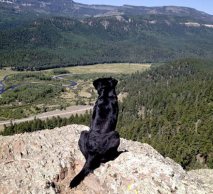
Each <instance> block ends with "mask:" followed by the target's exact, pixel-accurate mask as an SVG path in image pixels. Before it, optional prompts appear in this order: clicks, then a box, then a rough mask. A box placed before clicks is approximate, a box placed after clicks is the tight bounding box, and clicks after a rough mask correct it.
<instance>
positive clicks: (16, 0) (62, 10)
mask: <svg viewBox="0 0 213 194" xmlns="http://www.w3.org/2000/svg"><path fill="white" fill-rule="evenodd" d="M0 7H1V8H2V7H3V8H7V9H13V11H14V12H15V13H17V14H23V13H31V14H36V15H43V14H46V15H57V16H66V17H67V16H68V17H91V16H95V17H101V16H112V15H146V14H154V15H159V14H161V15H171V16H182V17H183V16H185V17H190V18H194V19H198V20H201V21H205V22H213V16H212V15H209V14H207V13H204V12H201V11H197V10H195V9H192V8H187V7H176V6H164V7H144V6H131V5H123V6H110V5H86V4H81V3H76V2H74V1H72V0H0Z"/></svg>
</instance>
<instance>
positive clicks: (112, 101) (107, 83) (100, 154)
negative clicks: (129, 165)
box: [70, 78, 120, 188]
mask: <svg viewBox="0 0 213 194" xmlns="http://www.w3.org/2000/svg"><path fill="white" fill-rule="evenodd" d="M117 82H118V81H117V80H116V79H113V78H99V79H97V80H95V81H94V82H93V85H94V87H95V89H96V90H97V92H98V95H99V96H98V99H97V101H96V103H95V106H94V108H93V115H92V121H91V124H90V130H89V131H83V132H82V133H81V135H80V139H79V141H78V145H79V147H80V150H81V152H82V154H83V155H84V157H85V159H86V162H85V164H84V166H83V168H82V170H81V171H80V173H79V174H78V175H77V176H75V177H74V179H73V180H72V181H71V182H70V187H71V188H73V187H76V186H77V185H78V184H79V183H80V182H81V181H82V180H83V179H84V178H85V177H86V176H87V175H88V174H89V173H90V172H92V171H93V170H94V169H96V168H98V167H99V166H100V164H101V163H102V162H107V161H109V160H113V159H115V158H116V157H117V156H118V155H119V154H120V152H118V151H117V148H118V146H119V144H120V137H119V134H118V132H117V131H115V128H116V124H117V118H118V101H117V95H116V92H115V87H116V85H117Z"/></svg>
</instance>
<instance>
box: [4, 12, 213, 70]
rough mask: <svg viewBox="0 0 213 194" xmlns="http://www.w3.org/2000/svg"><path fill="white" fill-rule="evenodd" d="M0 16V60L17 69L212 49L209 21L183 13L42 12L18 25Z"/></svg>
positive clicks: (163, 57) (204, 53)
mask: <svg viewBox="0 0 213 194" xmlns="http://www.w3.org/2000/svg"><path fill="white" fill-rule="evenodd" d="M29 18H30V16H29ZM4 19H5V18H3V19H2V23H0V25H5V26H4V27H3V28H2V29H1V30H0V64H1V66H12V67H14V68H15V69H17V70H23V69H29V70H34V69H46V68H52V67H61V66H72V65H86V64H94V63H111V62H137V63H139V62H162V61H169V60H171V59H178V58H183V57H201V58H211V57H212V55H213V46H212V45H213V28H212V27H211V24H210V25H209V26H208V25H207V24H205V23H202V22H201V21H199V20H193V19H192V18H188V17H180V16H167V15H144V16H111V17H99V18H85V19H82V20H76V19H70V18H64V17H46V18H40V19H35V20H29V21H25V22H24V21H23V20H21V19H20V20H21V21H22V23H21V24H20V25H18V24H17V20H14V23H13V22H11V20H10V19H11V18H10V19H9V22H6V21H5V20H4ZM190 22H191V23H190ZM193 22H194V23H193ZM196 22H197V23H196ZM196 25H198V26H196Z"/></svg>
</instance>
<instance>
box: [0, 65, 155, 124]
mask: <svg viewBox="0 0 213 194" xmlns="http://www.w3.org/2000/svg"><path fill="white" fill-rule="evenodd" d="M150 66H151V65H150V64H129V63H115V64H97V65H89V66H75V67H67V68H57V69H49V70H44V71H22V72H19V71H12V70H10V68H6V69H2V70H0V80H3V78H4V77H5V76H7V75H10V76H9V77H7V79H6V80H4V81H3V84H4V87H5V88H6V92H4V93H3V94H1V95H0V121H1V120H8V119H20V118H24V117H28V116H31V115H36V114H39V113H42V112H47V111H52V110H55V109H65V108H66V107H68V106H73V105H92V104H94V102H95V99H96V98H97V94H96V91H95V89H94V87H93V85H92V82H93V80H94V79H97V78H99V77H109V76H111V77H114V78H116V79H118V80H123V79H125V75H127V74H131V73H134V72H137V71H140V72H143V71H145V70H146V69H148V68H150ZM57 76H59V77H58V78H59V79H57V78H55V77H57ZM60 76H61V78H60ZM70 81H74V82H75V83H77V84H76V85H75V86H71V87H70ZM13 86H15V87H14V88H13Z"/></svg>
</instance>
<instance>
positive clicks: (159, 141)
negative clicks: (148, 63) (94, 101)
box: [118, 59, 213, 169]
mask: <svg viewBox="0 0 213 194" xmlns="http://www.w3.org/2000/svg"><path fill="white" fill-rule="evenodd" d="M204 64H208V63H207V62H201V61H200V60H190V59H188V60H182V61H176V62H173V63H171V64H168V65H164V66H159V67H153V68H152V69H151V70H150V71H147V72H145V73H135V74H133V75H131V76H129V78H128V79H126V80H125V81H123V82H121V85H120V88H123V91H124V92H128V96H127V98H126V99H125V100H124V102H123V103H122V104H121V105H120V110H121V111H120V114H119V123H118V129H119V131H120V133H121V134H122V136H123V137H124V138H128V139H132V140H137V141H141V142H147V143H149V144H151V145H152V146H153V147H154V148H156V149H157V150H158V151H159V152H160V153H161V154H163V155H164V156H169V157H170V158H172V159H174V160H175V161H177V162H178V163H180V164H181V165H182V166H183V167H184V168H186V169H191V168H198V167H205V165H207V166H208V167H212V160H213V159H212V157H213V138H212V137H213V129H212V126H213V117H212V112H213V98H212V97H213V72H212V71H211V70H210V68H209V69H208V71H206V70H202V69H203V68H202V66H203V65H204ZM209 64H211V66H213V65H212V63H210V62H209ZM198 155H202V157H203V158H205V162H204V163H200V162H199V161H198V160H197V159H196V156H198Z"/></svg>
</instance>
